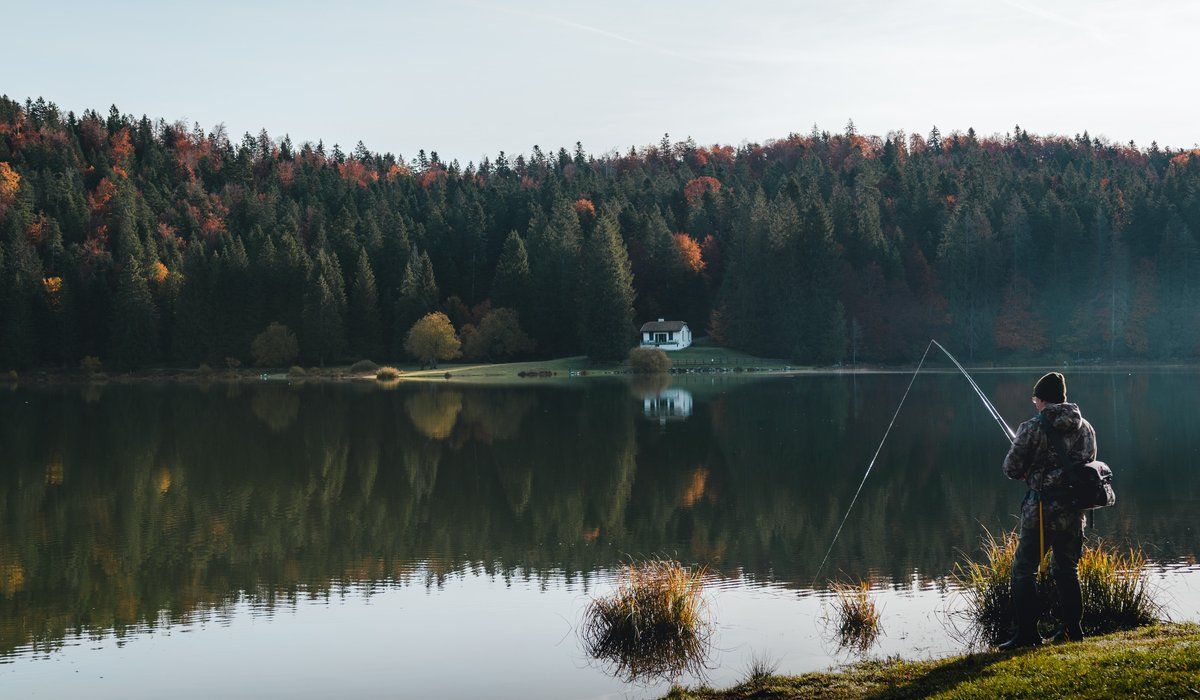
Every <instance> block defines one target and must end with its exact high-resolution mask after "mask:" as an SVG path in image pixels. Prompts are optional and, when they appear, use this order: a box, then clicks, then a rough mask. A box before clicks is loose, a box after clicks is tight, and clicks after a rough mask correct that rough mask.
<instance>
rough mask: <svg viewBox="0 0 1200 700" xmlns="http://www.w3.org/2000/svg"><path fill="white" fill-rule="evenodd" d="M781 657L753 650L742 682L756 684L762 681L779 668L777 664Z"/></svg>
mask: <svg viewBox="0 0 1200 700" xmlns="http://www.w3.org/2000/svg"><path fill="white" fill-rule="evenodd" d="M781 662H782V659H780V658H779V657H776V656H771V655H769V654H759V653H757V652H755V653H754V654H751V655H750V663H749V664H747V666H746V676H745V679H744V680H743V681H742V683H745V684H746V685H758V684H760V683H763V682H764V681H766V680H767V679H768V678H770V677H771V676H774V675H775V672H776V671H778V670H779V664H780V663H781Z"/></svg>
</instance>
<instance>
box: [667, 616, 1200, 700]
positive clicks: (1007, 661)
mask: <svg viewBox="0 0 1200 700" xmlns="http://www.w3.org/2000/svg"><path fill="white" fill-rule="evenodd" d="M1192 696H1200V625H1196V624H1194V623H1187V624H1159V625H1151V626H1149V627H1143V628H1140V629H1137V630H1133V631H1130V632H1120V633H1117V634H1110V635H1105V636H1103V637H1096V638H1092V639H1085V640H1084V641H1082V642H1078V643H1073V644H1063V645H1060V646H1047V647H1042V648H1039V649H1033V650H1028V651H1025V652H1020V653H1015V654H1002V653H999V652H988V653H980V654H968V655H965V656H956V657H951V658H946V659H938V660H934V661H899V660H892V661H883V662H865V663H862V664H857V665H854V666H848V667H846V668H844V669H840V670H837V671H830V672H824V673H807V674H804V675H802V676H769V677H767V678H764V679H761V680H748V681H746V682H745V683H743V684H741V685H738V686H735V687H733V688H730V689H728V690H713V689H710V688H698V689H675V690H673V691H672V692H671V694H670V695H668V696H667V697H669V698H673V699H679V700H682V699H684V698H697V699H699V698H925V697H934V698H1000V697H1003V698H1060V697H1084V698H1179V697H1192Z"/></svg>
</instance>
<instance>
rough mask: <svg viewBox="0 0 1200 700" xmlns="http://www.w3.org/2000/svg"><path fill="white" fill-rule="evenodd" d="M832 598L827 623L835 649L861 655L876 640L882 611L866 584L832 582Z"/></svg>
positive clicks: (869, 586) (865, 582)
mask: <svg viewBox="0 0 1200 700" xmlns="http://www.w3.org/2000/svg"><path fill="white" fill-rule="evenodd" d="M830 589H831V590H832V591H833V594H834V597H833V601H832V603H831V604H832V606H833V611H832V613H831V615H830V617H829V620H830V621H831V622H832V623H833V627H834V631H835V632H836V634H837V639H838V646H840V647H841V648H843V649H851V650H854V651H858V652H864V651H866V650H867V649H870V648H871V646H872V645H873V644H875V640H877V639H878V638H879V632H880V626H879V620H880V617H881V611H880V609H879V606H878V605H877V604H876V602H875V598H874V597H872V596H871V585H870V583H869V582H867V581H860V582H858V583H840V582H831V583H830Z"/></svg>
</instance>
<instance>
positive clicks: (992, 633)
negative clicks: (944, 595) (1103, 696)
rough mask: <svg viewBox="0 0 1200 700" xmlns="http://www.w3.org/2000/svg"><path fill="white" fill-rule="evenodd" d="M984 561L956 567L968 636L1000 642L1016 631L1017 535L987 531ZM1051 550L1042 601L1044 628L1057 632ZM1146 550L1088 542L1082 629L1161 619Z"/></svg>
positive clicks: (1042, 574) (1040, 579)
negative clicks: (1013, 581)
mask: <svg viewBox="0 0 1200 700" xmlns="http://www.w3.org/2000/svg"><path fill="white" fill-rule="evenodd" d="M981 549H982V551H983V557H982V559H981V560H974V559H966V560H964V561H963V562H961V563H959V564H958V565H956V566H955V571H954V579H955V582H956V583H957V584H958V585H959V586H960V587H961V589H962V594H963V596H964V597H965V598H966V601H967V610H966V612H965V615H966V617H967V620H968V622H969V625H968V629H967V630H966V631H965V633H964V632H963V631H961V630H960V635H961V636H963V637H964V638H966V639H968V640H971V641H976V642H984V643H988V644H995V643H997V642H1000V641H1002V640H1003V639H1005V638H1006V637H1007V636H1008V634H1009V633H1010V632H1011V625H1012V619H1013V609H1012V590H1011V579H1012V567H1013V559H1014V558H1015V556H1016V552H1017V533H1016V532H1009V533H1006V534H1005V535H1004V536H1002V537H995V536H994V535H992V534H991V533H990V532H985V535H984V539H983V543H982V546H981ZM1050 559H1051V555H1050V553H1049V552H1047V554H1046V559H1045V561H1043V562H1042V566H1041V567H1040V569H1039V571H1038V575H1037V589H1038V598H1039V600H1040V602H1041V604H1042V609H1043V611H1044V612H1043V615H1042V619H1041V621H1040V622H1041V623H1042V624H1041V626H1042V627H1043V628H1044V629H1043V631H1050V630H1053V629H1054V628H1055V627H1056V625H1055V624H1054V622H1053V616H1054V614H1055V613H1056V612H1057V608H1056V606H1057V601H1058V593H1057V591H1056V590H1055V585H1054V578H1053V576H1052V573H1051V568H1050V564H1049V562H1050ZM1145 563H1146V562H1145V558H1144V557H1143V556H1142V554H1141V553H1139V552H1136V551H1133V550H1129V551H1126V552H1121V551H1118V550H1117V549H1115V548H1113V547H1110V546H1108V545H1106V544H1105V543H1103V542H1101V541H1094V542H1090V543H1088V544H1086V545H1085V546H1084V548H1083V556H1081V557H1080V559H1079V584H1080V588H1081V589H1082V591H1083V630H1084V633H1086V634H1089V635H1091V634H1103V633H1107V632H1113V631H1116V630H1126V629H1132V628H1134V627H1138V626H1140V625H1146V624H1150V623H1152V622H1154V621H1155V620H1157V619H1158V618H1159V617H1160V615H1161V614H1162V607H1161V606H1160V605H1159V604H1158V602H1157V601H1155V599H1154V596H1153V591H1152V590H1151V588H1150V585H1149V579H1148V577H1147V575H1146V572H1145Z"/></svg>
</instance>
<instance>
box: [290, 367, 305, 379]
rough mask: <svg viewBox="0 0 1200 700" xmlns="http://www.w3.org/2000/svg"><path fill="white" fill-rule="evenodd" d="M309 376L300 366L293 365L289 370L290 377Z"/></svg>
mask: <svg viewBox="0 0 1200 700" xmlns="http://www.w3.org/2000/svg"><path fill="white" fill-rule="evenodd" d="M306 375H308V371H307V370H305V369H304V368H303V367H301V366H299V365H292V366H291V367H290V368H288V376H289V377H304V376H306Z"/></svg>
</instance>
